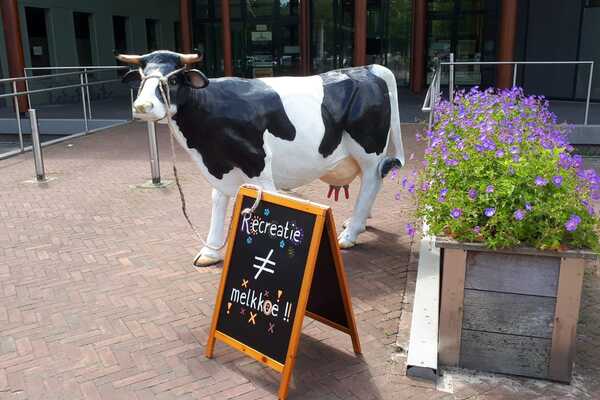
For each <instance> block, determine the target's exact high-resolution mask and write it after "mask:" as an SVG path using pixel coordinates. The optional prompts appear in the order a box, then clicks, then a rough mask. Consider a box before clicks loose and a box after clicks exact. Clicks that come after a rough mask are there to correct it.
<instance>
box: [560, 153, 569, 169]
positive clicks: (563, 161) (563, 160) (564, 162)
mask: <svg viewBox="0 0 600 400" xmlns="http://www.w3.org/2000/svg"><path fill="white" fill-rule="evenodd" d="M558 164H560V166H561V167H562V168H563V169H569V168H570V167H571V164H572V161H571V156H570V155H568V154H566V153H560V154H559V155H558Z"/></svg>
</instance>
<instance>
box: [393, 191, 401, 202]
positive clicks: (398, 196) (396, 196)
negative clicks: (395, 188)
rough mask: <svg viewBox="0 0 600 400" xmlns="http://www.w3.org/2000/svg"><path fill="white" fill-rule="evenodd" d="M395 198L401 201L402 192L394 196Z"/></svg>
mask: <svg viewBox="0 0 600 400" xmlns="http://www.w3.org/2000/svg"><path fill="white" fill-rule="evenodd" d="M394 198H395V199H396V200H400V192H398V193H396V195H395V196H394Z"/></svg>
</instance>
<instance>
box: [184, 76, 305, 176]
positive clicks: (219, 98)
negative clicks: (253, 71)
mask: <svg viewBox="0 0 600 400" xmlns="http://www.w3.org/2000/svg"><path fill="white" fill-rule="evenodd" d="M174 119H175V121H176V122H177V125H178V126H179V129H180V130H181V132H182V134H183V136H185V138H186V139H187V145H188V147H190V148H194V149H196V150H197V151H198V152H199V153H200V154H201V155H202V160H203V162H204V164H205V165H206V168H207V169H208V171H209V172H210V173H211V175H213V176H215V177H216V178H218V179H222V178H223V175H224V174H226V173H228V172H230V171H231V170H232V169H233V168H236V167H237V168H240V169H241V170H242V171H243V172H244V173H245V174H246V175H247V176H248V177H250V178H253V177H257V176H259V175H260V174H261V172H262V171H263V169H264V168H265V156H266V154H265V151H264V149H263V144H264V139H263V135H264V133H265V131H266V130H268V131H269V132H270V133H271V134H272V135H274V136H276V137H278V138H280V139H283V140H289V141H291V140H294V138H295V137H296V129H295V127H294V125H292V123H291V122H290V120H289V118H288V116H287V114H286V113H285V110H284V107H283V103H282V102H281V98H280V97H279V95H278V94H277V93H276V92H275V91H274V90H273V89H272V88H271V87H269V86H267V85H266V84H265V83H264V82H262V81H260V80H248V79H239V78H221V79H211V80H210V84H209V85H208V86H207V87H206V88H204V89H192V88H189V87H185V86H181V87H180V88H179V90H178V93H177V114H175V116H174Z"/></svg>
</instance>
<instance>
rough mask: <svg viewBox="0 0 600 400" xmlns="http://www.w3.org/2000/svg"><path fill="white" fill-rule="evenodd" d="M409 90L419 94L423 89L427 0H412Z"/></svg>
mask: <svg viewBox="0 0 600 400" xmlns="http://www.w3.org/2000/svg"><path fill="white" fill-rule="evenodd" d="M412 22H413V28H412V47H411V57H410V90H411V91H412V92H413V93H420V92H422V91H423V89H424V87H425V76H426V75H425V53H426V49H427V0H413V18H412Z"/></svg>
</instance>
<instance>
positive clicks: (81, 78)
mask: <svg viewBox="0 0 600 400" xmlns="http://www.w3.org/2000/svg"><path fill="white" fill-rule="evenodd" d="M79 82H80V83H81V103H82V106H83V124H84V126H85V132H86V133H87V132H88V131H89V129H88V119H87V107H86V105H85V103H86V101H85V86H84V83H83V82H84V80H83V73H80V74H79Z"/></svg>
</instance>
